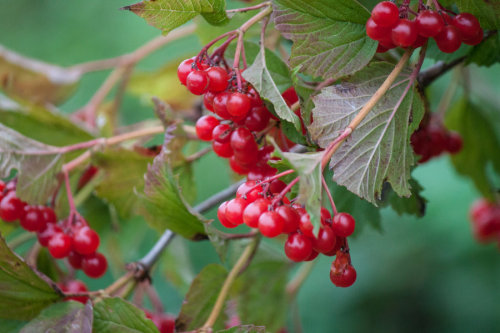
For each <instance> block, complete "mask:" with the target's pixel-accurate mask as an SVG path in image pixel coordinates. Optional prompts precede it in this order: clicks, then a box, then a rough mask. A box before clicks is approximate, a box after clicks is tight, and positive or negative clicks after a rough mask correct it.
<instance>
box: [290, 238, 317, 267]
mask: <svg viewBox="0 0 500 333" xmlns="http://www.w3.org/2000/svg"><path fill="white" fill-rule="evenodd" d="M312 253H313V248H312V242H311V239H310V238H309V237H306V236H304V235H302V234H299V233H294V234H290V235H289V236H288V238H287V240H286V242H285V254H286V256H287V257H288V258H289V259H290V260H292V261H296V262H299V261H305V260H307V259H308V258H309V257H310V256H311V254H312Z"/></svg>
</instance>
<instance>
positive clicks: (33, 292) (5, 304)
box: [0, 236, 62, 320]
mask: <svg viewBox="0 0 500 333" xmlns="http://www.w3.org/2000/svg"><path fill="white" fill-rule="evenodd" d="M0 286H1V287H0V299H1V300H2V302H0V318H5V319H16V320H29V319H32V318H33V317H35V316H36V315H38V313H39V312H40V311H41V310H42V309H43V308H45V307H47V306H48V305H50V304H52V303H54V302H56V301H58V300H60V299H61V298H62V295H61V294H58V293H57V292H56V291H55V290H54V288H53V287H51V286H50V285H49V284H48V283H47V282H45V281H44V280H43V279H42V278H41V275H40V276H39V275H38V274H37V273H35V272H34V271H33V270H32V269H31V268H30V267H29V266H28V265H26V263H25V262H24V261H23V260H21V258H19V257H18V256H17V255H16V254H15V253H14V252H12V251H11V250H10V249H9V247H8V246H7V244H6V243H5V240H4V239H3V238H2V237H1V236H0Z"/></svg>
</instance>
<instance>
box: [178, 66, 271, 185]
mask: <svg viewBox="0 0 500 333" xmlns="http://www.w3.org/2000/svg"><path fill="white" fill-rule="evenodd" d="M203 68H204V69H203ZM177 74H178V77H179V80H180V82H181V83H182V84H184V85H186V87H187V88H188V89H189V91H191V92H192V93H193V94H195V95H201V94H204V97H203V103H204V105H205V107H206V108H207V110H209V111H211V112H213V113H215V115H217V116H218V117H216V116H213V115H206V116H203V117H201V118H199V119H198V121H197V122H196V133H197V135H198V137H199V138H200V139H201V140H204V141H211V142H212V148H213V150H214V152H215V153H216V154H217V155H218V156H220V157H223V158H228V159H229V165H230V167H231V169H232V170H233V171H234V172H236V173H238V174H240V175H248V178H249V179H263V178H264V177H267V176H271V175H273V174H274V173H275V172H276V170H275V169H273V168H271V167H270V166H269V165H268V164H267V161H268V160H269V158H270V154H271V153H272V151H273V147H272V146H269V145H264V146H262V147H259V144H258V143H257V139H258V135H259V132H261V131H263V130H265V129H266V128H267V127H268V124H269V120H270V119H271V117H272V115H271V113H270V112H269V111H268V110H267V108H266V107H265V106H264V103H263V102H262V100H261V98H260V96H259V94H258V93H257V92H256V91H255V89H253V87H251V86H250V85H249V84H248V83H247V82H243V83H242V85H243V86H244V87H245V90H246V93H243V92H240V91H238V89H237V87H236V86H235V82H234V81H235V80H234V79H232V76H231V73H230V72H228V71H226V70H225V69H223V68H222V67H217V66H209V65H208V64H206V63H198V64H197V65H195V60H194V59H187V60H184V61H183V62H182V63H181V64H180V65H179V68H178V70H177Z"/></svg>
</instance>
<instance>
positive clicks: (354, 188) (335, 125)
mask: <svg viewBox="0 0 500 333" xmlns="http://www.w3.org/2000/svg"><path fill="white" fill-rule="evenodd" d="M393 68H394V67H393V65H392V64H389V63H381V62H376V63H372V64H370V65H369V66H368V67H366V68H365V69H364V70H362V71H360V72H359V73H357V74H356V75H354V76H353V77H352V78H351V79H349V80H348V81H346V82H344V83H342V84H339V85H335V86H331V87H327V88H325V89H323V90H322V92H321V94H319V95H317V96H315V97H314V103H315V105H316V106H315V108H314V109H313V123H312V124H311V125H310V126H309V131H310V133H311V136H312V138H313V139H314V140H316V141H317V142H318V144H319V145H320V146H321V147H326V146H328V144H329V143H330V142H332V141H333V140H334V139H335V138H336V137H337V136H338V135H339V134H340V133H341V132H342V131H343V130H344V129H345V127H346V126H347V125H348V124H349V123H350V121H351V120H352V119H353V118H354V117H355V116H356V114H357V113H358V111H359V110H360V109H361V108H362V107H363V106H364V105H365V104H366V102H367V101H368V100H369V99H370V98H371V96H372V95H373V94H374V93H375V91H376V90H377V89H378V88H379V87H380V85H381V84H382V83H383V82H384V81H385V79H386V78H387V76H388V75H389V73H390V72H391V71H392V69H393ZM409 74H410V73H409V71H408V70H406V71H404V72H403V73H402V74H401V75H400V76H399V81H398V82H396V83H395V84H394V85H393V86H392V88H391V89H389V90H388V92H387V93H386V94H385V96H384V97H383V98H382V99H381V100H380V101H379V102H378V104H377V105H376V106H375V107H374V108H373V109H372V111H371V112H370V113H369V114H368V116H367V117H366V118H365V119H364V120H363V121H362V122H361V124H360V125H359V126H358V128H357V129H356V130H355V131H354V132H353V133H352V134H351V136H350V137H349V138H348V139H347V140H346V141H345V142H344V143H343V144H342V145H341V146H340V148H339V149H338V150H337V152H336V153H335V154H334V156H333V158H332V160H331V163H330V166H331V167H332V168H333V170H334V175H333V179H334V181H335V182H337V183H338V184H339V185H343V186H345V187H347V189H348V190H349V191H351V192H353V193H355V194H356V195H358V196H360V197H361V198H364V199H366V200H368V201H370V202H371V203H373V204H376V200H377V199H379V198H380V196H381V191H382V186H383V184H384V183H385V182H389V183H390V184H391V186H392V188H393V189H394V191H395V192H396V193H397V194H398V195H399V196H410V194H411V191H410V189H411V186H410V184H409V183H408V180H409V178H410V171H411V166H412V165H413V164H414V162H415V157H414V154H413V150H412V148H411V146H410V136H411V134H412V133H413V132H414V131H415V130H416V129H417V127H418V124H419V123H420V120H421V119H422V116H423V113H424V107H423V103H422V101H421V98H420V96H419V95H418V93H417V91H416V90H415V89H414V88H412V89H410V90H409V92H408V93H407V94H406V96H405V97H404V99H403V100H402V102H401V104H400V106H399V107H398V108H397V109H396V107H397V104H398V101H399V100H400V98H401V97H402V95H403V92H404V90H405V87H406V86H407V84H408V81H409Z"/></svg>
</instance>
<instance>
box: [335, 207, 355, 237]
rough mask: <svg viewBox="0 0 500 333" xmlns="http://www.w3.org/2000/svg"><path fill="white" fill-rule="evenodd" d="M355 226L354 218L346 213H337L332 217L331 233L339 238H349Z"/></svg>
mask: <svg viewBox="0 0 500 333" xmlns="http://www.w3.org/2000/svg"><path fill="white" fill-rule="evenodd" d="M355 225H356V223H355V221H354V217H352V216H351V215H350V214H348V213H338V214H337V215H335V216H334V217H333V221H332V229H333V232H334V233H335V234H336V235H338V236H340V237H349V236H350V235H352V233H353V232H354V228H355Z"/></svg>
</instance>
